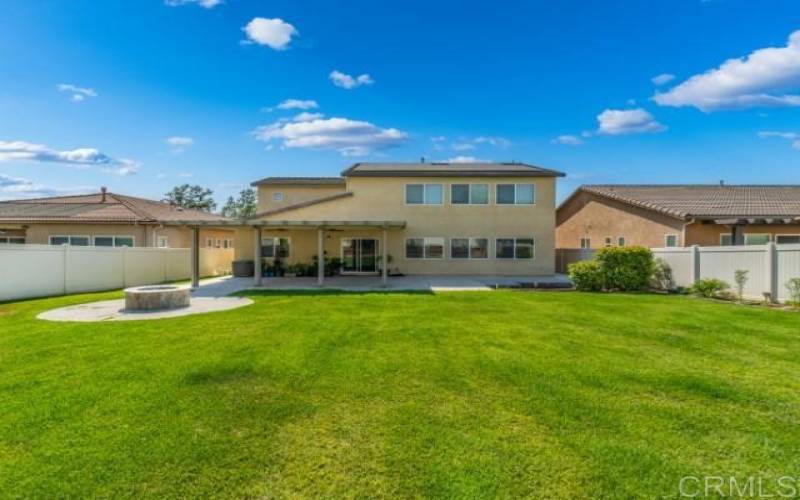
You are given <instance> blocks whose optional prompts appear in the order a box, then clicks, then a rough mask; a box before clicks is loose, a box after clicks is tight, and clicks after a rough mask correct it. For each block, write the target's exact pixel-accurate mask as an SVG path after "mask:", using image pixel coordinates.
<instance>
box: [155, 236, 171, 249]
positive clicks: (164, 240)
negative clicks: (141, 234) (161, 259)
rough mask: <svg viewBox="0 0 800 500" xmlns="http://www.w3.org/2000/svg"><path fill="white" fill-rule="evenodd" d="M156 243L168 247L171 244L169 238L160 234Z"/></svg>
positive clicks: (159, 246)
mask: <svg viewBox="0 0 800 500" xmlns="http://www.w3.org/2000/svg"><path fill="white" fill-rule="evenodd" d="M156 245H157V246H158V248H167V247H168V246H169V240H167V237H166V236H159V237H158V238H157V239H156Z"/></svg>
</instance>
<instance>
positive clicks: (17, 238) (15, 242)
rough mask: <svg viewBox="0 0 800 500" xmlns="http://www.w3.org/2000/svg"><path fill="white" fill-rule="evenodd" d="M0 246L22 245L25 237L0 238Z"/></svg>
mask: <svg viewBox="0 0 800 500" xmlns="http://www.w3.org/2000/svg"><path fill="white" fill-rule="evenodd" d="M4 240H5V241H4ZM11 240H22V241H14V242H12V241H11ZM0 244H3V245H24V244H25V236H0Z"/></svg>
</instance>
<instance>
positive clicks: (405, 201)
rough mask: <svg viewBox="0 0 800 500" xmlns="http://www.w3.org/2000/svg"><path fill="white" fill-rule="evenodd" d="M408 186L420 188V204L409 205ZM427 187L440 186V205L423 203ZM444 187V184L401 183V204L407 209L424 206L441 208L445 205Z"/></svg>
mask: <svg viewBox="0 0 800 500" xmlns="http://www.w3.org/2000/svg"><path fill="white" fill-rule="evenodd" d="M408 186H422V203H409V202H408ZM428 186H442V201H441V202H440V203H425V193H426V192H427V190H428ZM445 186H446V184H445V183H444V182H406V183H403V204H405V205H406V206H409V207H424V206H434V207H437V206H443V205H444V203H445V195H446V192H445Z"/></svg>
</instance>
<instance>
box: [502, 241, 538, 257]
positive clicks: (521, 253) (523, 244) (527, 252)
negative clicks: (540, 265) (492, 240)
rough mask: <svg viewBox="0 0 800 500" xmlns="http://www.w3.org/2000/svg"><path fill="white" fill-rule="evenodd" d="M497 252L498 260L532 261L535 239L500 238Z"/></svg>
mask: <svg viewBox="0 0 800 500" xmlns="http://www.w3.org/2000/svg"><path fill="white" fill-rule="evenodd" d="M495 252H496V253H495V256H496V257H497V258H498V259H532V258H533V255H534V244H533V238H498V239H497V242H496V248H495Z"/></svg>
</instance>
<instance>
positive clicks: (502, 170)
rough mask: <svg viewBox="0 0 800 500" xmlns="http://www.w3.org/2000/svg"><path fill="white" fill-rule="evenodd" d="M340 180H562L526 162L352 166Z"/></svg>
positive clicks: (550, 171)
mask: <svg viewBox="0 0 800 500" xmlns="http://www.w3.org/2000/svg"><path fill="white" fill-rule="evenodd" d="M342 176H344V177H437V176H438V177H442V176H447V177H450V176H453V177H495V176H503V177H563V176H564V174H563V173H561V172H559V171H557V170H550V169H547V168H542V167H537V166H534V165H528V164H526V163H517V162H507V163H445V162H435V163H410V162H409V163H356V164H355V165H353V166H351V167H350V168H348V169H347V170H345V171H343V172H342Z"/></svg>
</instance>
